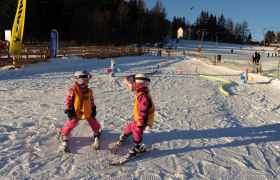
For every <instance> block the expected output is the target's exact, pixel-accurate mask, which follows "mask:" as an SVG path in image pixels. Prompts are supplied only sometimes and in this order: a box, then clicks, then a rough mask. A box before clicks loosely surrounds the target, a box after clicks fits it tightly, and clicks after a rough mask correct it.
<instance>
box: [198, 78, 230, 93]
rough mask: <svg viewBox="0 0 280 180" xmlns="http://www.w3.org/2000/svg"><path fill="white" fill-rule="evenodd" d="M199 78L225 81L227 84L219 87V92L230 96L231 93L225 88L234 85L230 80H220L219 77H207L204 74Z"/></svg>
mask: <svg viewBox="0 0 280 180" xmlns="http://www.w3.org/2000/svg"><path fill="white" fill-rule="evenodd" d="M198 75H199V76H202V77H205V78H208V79H214V80H218V81H223V82H226V84H223V85H222V86H220V87H219V90H220V92H221V93H222V94H224V95H226V96H230V93H229V92H227V91H226V90H225V89H224V88H225V87H226V86H229V85H231V84H232V82H231V81H230V80H228V79H224V78H219V77H213V76H206V75H204V74H199V73H198Z"/></svg>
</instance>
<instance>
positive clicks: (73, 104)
mask: <svg viewBox="0 0 280 180" xmlns="http://www.w3.org/2000/svg"><path fill="white" fill-rule="evenodd" d="M90 78H91V75H90V74H89V73H88V72H87V71H77V72H76V73H75V79H76V82H75V83H74V85H73V86H72V87H71V88H70V89H69V92H68V95H67V98H66V110H65V111H64V112H65V114H67V116H68V119H69V121H68V122H67V123H66V124H65V125H64V126H63V127H62V128H61V129H60V136H61V139H62V141H65V144H62V145H67V142H68V138H67V137H68V135H69V134H70V133H71V131H72V130H73V129H74V128H75V127H76V126H77V124H78V122H79V121H80V120H87V121H88V123H89V125H90V127H91V129H92V131H93V132H94V133H93V137H94V144H93V148H94V149H98V148H99V130H100V124H99V123H98V121H97V120H96V118H95V116H96V105H95V104H94V98H93V94H92V90H91V89H90V88H88V83H89V79H90Z"/></svg>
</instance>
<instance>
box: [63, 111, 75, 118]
mask: <svg viewBox="0 0 280 180" xmlns="http://www.w3.org/2000/svg"><path fill="white" fill-rule="evenodd" d="M64 113H65V114H67V117H68V119H69V120H71V119H73V118H74V117H75V111H74V110H67V109H66V110H64Z"/></svg>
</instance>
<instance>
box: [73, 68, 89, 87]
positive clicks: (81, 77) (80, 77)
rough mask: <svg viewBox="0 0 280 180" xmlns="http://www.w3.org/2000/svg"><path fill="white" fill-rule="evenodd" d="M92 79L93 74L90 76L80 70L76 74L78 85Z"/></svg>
mask: <svg viewBox="0 0 280 180" xmlns="http://www.w3.org/2000/svg"><path fill="white" fill-rule="evenodd" d="M91 77H92V76H91V74H89V73H88V72H87V71H85V70H80V71H76V72H75V79H76V81H77V83H78V84H80V85H82V84H84V80H86V79H91Z"/></svg>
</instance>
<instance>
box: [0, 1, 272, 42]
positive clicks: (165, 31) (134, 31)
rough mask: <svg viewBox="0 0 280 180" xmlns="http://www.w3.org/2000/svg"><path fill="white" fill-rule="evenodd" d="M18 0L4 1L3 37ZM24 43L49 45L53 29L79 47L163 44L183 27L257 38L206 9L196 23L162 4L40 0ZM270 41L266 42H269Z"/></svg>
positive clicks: (32, 7) (30, 13) (33, 5)
mask: <svg viewBox="0 0 280 180" xmlns="http://www.w3.org/2000/svg"><path fill="white" fill-rule="evenodd" d="M17 2H18V0H1V6H0V35H1V37H2V39H3V36H4V31H5V30H7V29H11V28H12V25H13V21H14V16H15V12H16V8H17ZM26 8H27V9H26V19H25V30H24V42H44V41H45V42H46V41H49V38H50V37H49V36H50V31H51V29H56V30H57V31H58V33H59V38H60V41H75V42H77V44H79V45H91V44H101V45H102V44H103V45H105V44H112V45H124V44H131V43H133V44H134V43H137V44H141V43H147V42H153V43H154V42H162V41H163V39H164V38H166V37H170V38H174V39H175V38H176V37H177V30H178V28H179V27H182V28H183V29H184V30H185V31H187V32H188V33H190V34H189V35H190V37H191V39H194V40H195V39H200V38H201V33H199V32H205V33H204V35H205V36H204V40H208V41H219V42H228V43H249V42H250V40H251V39H252V36H251V33H250V31H249V27H248V22H247V21H244V22H242V23H239V22H236V23H234V22H233V21H232V19H231V18H227V19H226V18H225V17H224V16H223V15H221V16H219V17H217V16H215V15H213V14H210V13H209V12H205V11H202V12H201V14H200V16H199V17H198V18H197V19H196V21H195V23H193V24H190V22H186V20H185V18H184V17H183V18H181V17H174V18H173V19H172V21H170V20H168V19H167V14H166V10H165V8H164V7H163V5H162V3H161V2H160V1H159V0H158V1H156V2H155V5H154V7H153V8H151V9H148V8H147V7H146V4H145V1H144V0H78V1H77V0H40V1H29V0H28V1H27V7H26ZM268 40H269V39H267V41H266V42H268Z"/></svg>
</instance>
